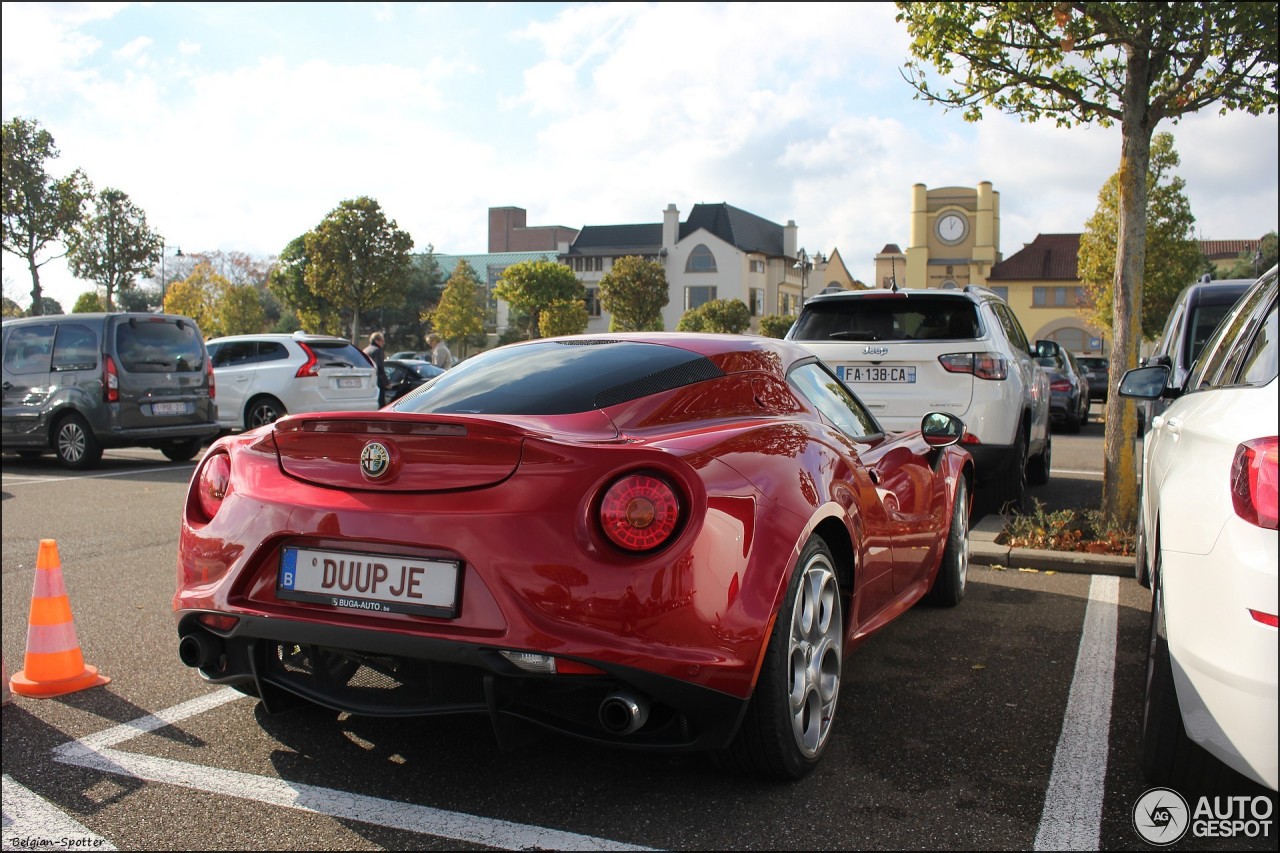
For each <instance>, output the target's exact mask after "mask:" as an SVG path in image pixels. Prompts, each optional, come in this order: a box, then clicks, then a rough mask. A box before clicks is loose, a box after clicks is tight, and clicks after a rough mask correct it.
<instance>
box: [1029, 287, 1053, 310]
mask: <svg viewBox="0 0 1280 853" xmlns="http://www.w3.org/2000/svg"><path fill="white" fill-rule="evenodd" d="M1031 304H1032V305H1033V306H1035V307H1036V308H1044V307H1045V306H1046V305H1048V304H1049V288H1047V287H1033V288H1031Z"/></svg>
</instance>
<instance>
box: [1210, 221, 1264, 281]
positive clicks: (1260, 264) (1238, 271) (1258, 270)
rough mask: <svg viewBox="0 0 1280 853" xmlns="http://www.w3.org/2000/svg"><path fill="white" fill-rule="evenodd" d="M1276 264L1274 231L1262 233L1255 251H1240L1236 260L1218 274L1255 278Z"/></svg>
mask: <svg viewBox="0 0 1280 853" xmlns="http://www.w3.org/2000/svg"><path fill="white" fill-rule="evenodd" d="M1275 265H1276V232H1274V231H1272V232H1271V233H1269V234H1264V235H1263V236H1262V239H1261V240H1259V241H1258V249H1257V251H1256V252H1250V251H1248V250H1246V251H1243V252H1241V253H1240V256H1239V257H1238V258H1236V262H1235V263H1234V264H1233V265H1232V266H1231V267H1230V268H1228V269H1227V270H1225V271H1224V272H1223V274H1222V276H1220V277H1221V278H1257V277H1258V276H1260V275H1262V274H1263V273H1264V272H1266V271H1267V270H1269V269H1271V268H1272V267H1274V266H1275Z"/></svg>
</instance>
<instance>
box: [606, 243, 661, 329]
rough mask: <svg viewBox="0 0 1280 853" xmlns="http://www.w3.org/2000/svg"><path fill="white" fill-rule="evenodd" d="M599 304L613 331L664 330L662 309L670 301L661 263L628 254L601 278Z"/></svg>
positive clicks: (618, 260) (619, 259)
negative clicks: (607, 313) (607, 314)
mask: <svg viewBox="0 0 1280 853" xmlns="http://www.w3.org/2000/svg"><path fill="white" fill-rule="evenodd" d="M599 293H600V307H601V308H603V309H604V310H606V311H608V312H609V315H610V316H609V331H611V332H661V331H662V330H663V329H664V328H666V327H665V325H664V324H663V322H662V309H663V308H665V307H666V306H667V303H668V302H670V301H671V294H670V293H669V292H668V289H667V272H666V270H664V269H663V268H662V264H660V263H658V262H656V261H646V260H645V259H644V258H640V257H636V256H635V255H628V256H627V257H625V258H618V259H617V260H616V261H614V262H613V268H612V269H611V270H609V272H607V273H605V274H604V276H603V277H602V278H601V279H600V291H599Z"/></svg>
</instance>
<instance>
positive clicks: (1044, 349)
mask: <svg viewBox="0 0 1280 853" xmlns="http://www.w3.org/2000/svg"><path fill="white" fill-rule="evenodd" d="M1060 352H1062V347H1060V346H1058V343H1057V341H1036V358H1057V357H1058V353H1060Z"/></svg>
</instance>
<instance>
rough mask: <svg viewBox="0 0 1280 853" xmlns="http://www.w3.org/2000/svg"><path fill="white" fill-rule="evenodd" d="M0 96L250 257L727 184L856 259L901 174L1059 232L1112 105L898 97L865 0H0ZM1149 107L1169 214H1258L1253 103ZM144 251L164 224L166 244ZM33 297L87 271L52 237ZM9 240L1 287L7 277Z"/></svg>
mask: <svg viewBox="0 0 1280 853" xmlns="http://www.w3.org/2000/svg"><path fill="white" fill-rule="evenodd" d="M2 9H3V22H2V23H3V28H2V30H3V54H2V56H3V75H2V76H0V84H2V86H3V99H2V101H3V113H4V120H5V121H8V120H10V119H12V118H13V117H15V116H22V117H24V118H28V119H35V120H36V121H38V122H39V123H40V124H41V125H42V126H43V127H44V128H45V129H46V130H48V131H49V132H50V133H52V134H53V137H54V140H55V142H56V144H57V146H58V148H59V149H60V151H61V155H62V156H61V157H60V158H59V159H58V160H55V161H53V162H52V163H51V164H50V168H51V171H53V172H54V173H55V174H63V173H65V172H67V171H70V170H71V169H73V168H80V169H83V170H84V171H85V172H86V173H87V174H88V176H89V178H90V179H91V180H92V181H93V183H94V184H95V186H96V187H97V188H99V189H101V188H104V187H109V186H110V187H116V188H118V189H121V190H124V191H125V192H126V193H128V195H129V196H130V197H131V198H132V200H133V201H134V203H136V204H137V205H139V206H140V207H141V208H142V209H143V210H145V211H146V214H147V218H148V222H149V224H150V225H151V227H152V228H153V229H155V230H157V231H159V232H160V233H161V234H162V235H163V236H164V237H165V239H166V240H167V241H168V243H169V245H170V246H175V245H176V246H180V247H182V249H183V250H184V251H185V252H187V253H191V252H198V251H217V250H222V251H227V252H231V251H240V252H248V253H250V254H253V255H259V256H264V257H265V256H269V255H275V254H278V253H279V252H280V250H281V249H283V248H284V246H285V245H286V244H287V243H288V242H289V241H290V240H291V239H293V238H294V237H297V236H298V235H300V234H302V233H304V232H306V231H307V230H309V229H311V228H313V227H314V226H315V225H316V224H318V223H319V222H320V220H321V219H323V218H324V216H325V214H326V213H328V212H329V211H330V210H332V209H333V208H334V207H336V206H337V205H338V203H339V202H341V201H342V200H344V199H348V198H355V197H358V196H362V195H367V196H372V197H373V198H375V199H377V200H378V202H379V203H380V204H381V205H382V207H383V210H384V211H385V212H386V213H387V215H388V216H389V217H390V218H392V219H394V220H395V221H396V223H397V224H398V225H399V226H400V227H401V228H402V229H404V230H406V231H408V232H409V234H410V235H411V236H412V237H413V239H414V242H415V250H417V251H425V250H426V248H427V246H428V245H432V246H434V247H435V250H436V251H437V252H443V253H449V254H464V253H478V252H483V251H485V250H486V247H487V211H488V208H490V207H500V206H515V207H522V208H525V209H526V210H527V211H528V222H529V224H530V225H564V226H568V227H571V228H580V227H582V226H583V225H614V224H629V223H643V222H659V221H661V218H662V210H663V208H665V207H666V206H667V205H668V204H675V205H676V207H677V208H678V209H679V210H680V211H681V216H682V217H684V216H687V215H688V213H689V211H690V209H691V208H692V207H693V205H694V204H696V203H699V202H710V203H715V202H727V203H728V204H731V205H733V206H735V207H738V208H741V209H743V210H746V211H749V212H751V213H754V214H757V215H759V216H762V217H764V218H766V219H769V220H772V221H774V222H777V223H780V224H782V223H786V222H787V221H788V220H794V221H795V222H796V224H797V225H798V226H799V235H800V242H801V244H802V245H804V246H805V247H806V248H807V249H808V250H809V251H810V252H814V251H822V252H826V253H830V252H831V251H832V250H834V249H839V250H840V253H841V255H842V256H843V257H844V258H845V260H846V262H847V263H848V264H849V266H850V267H851V269H852V272H853V274H854V275H855V276H856V277H859V278H862V279H870V278H871V277H872V269H873V262H872V257H873V256H874V255H875V253H876V252H877V251H879V250H880V248H881V247H883V246H884V245H885V244H886V243H891V242H893V243H898V244H899V245H901V246H904V247H905V246H906V245H907V238H908V227H909V226H908V220H909V213H910V197H911V186H912V185H913V184H915V183H923V184H925V185H927V186H929V187H930V188H935V187H944V186H964V187H974V186H976V185H977V184H978V183H979V182H981V181H984V180H986V181H991V182H992V184H993V185H994V188H995V190H997V191H998V192H999V193H1000V196H1001V217H1002V224H1001V228H1002V233H1001V242H1000V249H1001V251H1003V253H1004V255H1005V256H1006V257H1008V256H1009V255H1011V254H1013V253H1014V252H1016V251H1017V250H1018V249H1019V248H1021V247H1022V245H1023V244H1024V243H1027V242H1030V241H1031V240H1032V239H1033V238H1034V237H1035V235H1036V234H1038V233H1055V232H1078V231H1082V230H1083V227H1084V222H1085V220H1086V219H1087V218H1088V217H1089V216H1090V215H1091V214H1092V212H1093V210H1094V208H1095V207H1096V204H1097V193H1098V189H1099V188H1100V187H1101V185H1102V183H1103V182H1104V181H1105V180H1106V179H1107V177H1108V176H1109V175H1111V174H1112V173H1113V172H1114V171H1115V170H1116V167H1117V165H1118V163H1119V154H1120V133H1119V130H1118V129H1110V130H1103V129H1074V130H1060V129H1056V128H1054V127H1053V125H1052V123H1051V122H1043V121H1042V122H1039V123H1033V124H1024V123H1021V122H1020V121H1019V120H1018V119H1017V118H1014V117H1009V116H1002V115H1000V114H997V113H990V114H988V116H987V118H985V119H984V120H983V121H981V122H977V123H972V124H971V123H966V122H965V121H964V120H963V119H962V118H961V117H960V115H959V114H958V113H955V112H948V111H946V110H944V109H943V108H941V107H939V106H935V105H930V104H927V103H924V102H921V101H917V100H914V99H913V97H912V96H913V91H912V90H911V89H910V87H909V86H908V85H907V84H906V82H905V81H904V80H903V79H902V77H901V75H900V73H899V72H900V69H901V66H902V64H903V62H904V61H905V59H906V57H907V34H906V29H905V27H904V26H903V25H901V24H898V23H895V21H894V20H893V18H894V12H895V9H894V7H893V5H892V4H890V3H858V4H853V3H848V4H846V3H822V4H812V5H810V4H804V3H785V4H759V5H757V4H738V3H729V4H710V3H671V4H667V3H656V4H635V3H623V4H579V3H493V4H483V3H429V4H416V3H412V4H411V3H405V4H401V3H350V4H347V3H280V4H274V3H262V4H258V3H228V4H223V3H137V4H130V3H85V4H81V3H50V4H45V3H27V2H22V3H8V2H6V3H4V4H3V7H2ZM1159 130H1167V131H1170V132H1172V133H1174V135H1175V138H1176V148H1177V150H1178V152H1179V154H1180V155H1181V157H1182V167H1181V169H1180V170H1179V174H1180V176H1181V177H1183V178H1184V179H1185V180H1186V182H1187V195H1188V197H1189V199H1190V201H1191V208H1192V212H1193V213H1194V215H1195V217H1196V220H1197V222H1196V231H1197V233H1196V236H1197V237H1200V238H1203V239H1246V238H1256V237H1260V236H1261V235H1263V234H1264V233H1266V232H1268V231H1272V230H1275V229H1276V220H1277V160H1278V159H1280V158H1278V156H1277V121H1276V116H1275V115H1269V116H1262V117H1252V116H1247V115H1229V116H1225V117H1224V116H1220V115H1218V114H1217V113H1216V112H1215V113H1212V114H1205V115H1199V116H1194V117H1192V118H1190V119H1188V120H1186V121H1183V122H1181V123H1180V124H1178V125H1173V124H1165V125H1162V126H1161V127H1160V128H1159ZM171 251H172V250H171ZM42 281H43V283H44V284H45V293H46V295H49V296H52V297H54V298H55V299H58V300H59V301H60V302H61V303H62V304H63V306H64V307H65V308H66V309H68V310H69V309H70V307H71V305H72V304H73V303H74V301H75V299H76V297H77V296H78V295H79V294H80V293H82V292H83V291H85V290H87V289H89V288H88V286H87V285H86V284H85V283H84V282H79V281H77V280H75V279H74V278H72V277H71V276H70V275H69V274H68V273H67V272H66V270H65V267H64V266H63V265H62V264H61V262H56V261H55V262H52V263H50V264H48V265H47V266H45V267H43V268H42ZM30 289H31V286H30V276H29V274H28V273H27V271H26V269H25V266H24V265H23V263H22V261H21V260H20V259H18V258H15V257H14V256H12V255H9V254H7V253H6V254H5V255H4V293H5V295H6V296H8V297H9V298H11V299H14V300H15V301H17V302H18V303H19V304H20V305H23V306H26V305H28V304H29V303H30V295H29V292H30Z"/></svg>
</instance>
